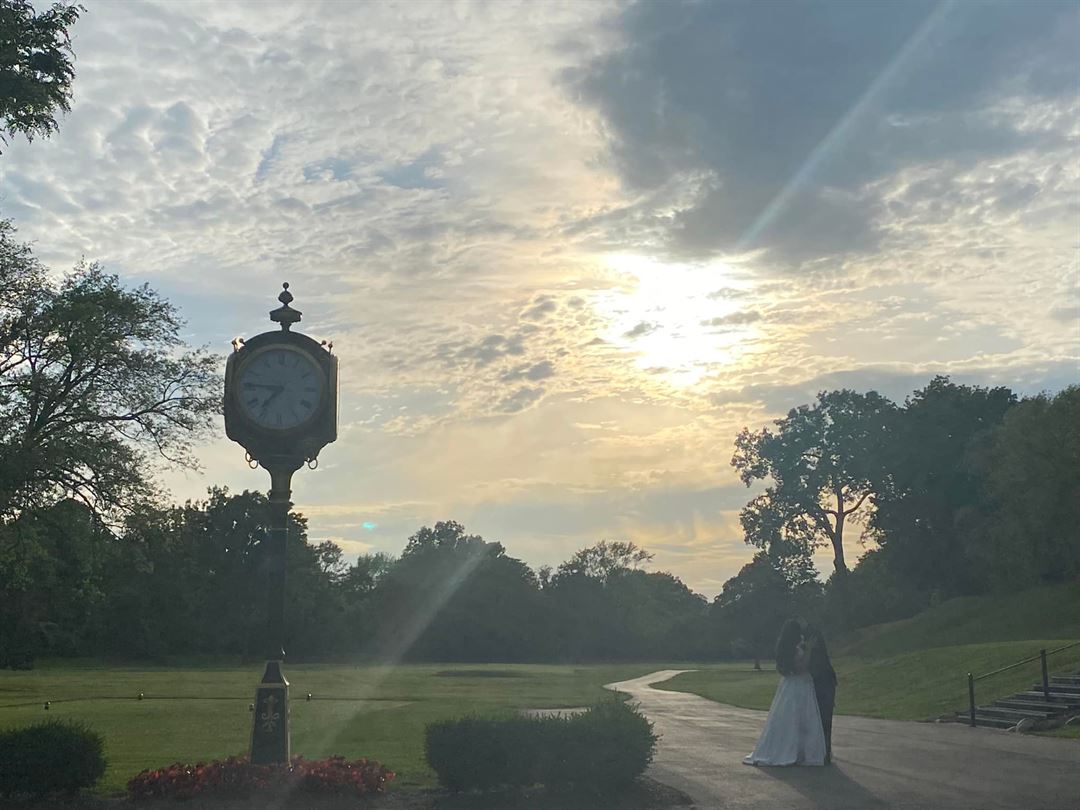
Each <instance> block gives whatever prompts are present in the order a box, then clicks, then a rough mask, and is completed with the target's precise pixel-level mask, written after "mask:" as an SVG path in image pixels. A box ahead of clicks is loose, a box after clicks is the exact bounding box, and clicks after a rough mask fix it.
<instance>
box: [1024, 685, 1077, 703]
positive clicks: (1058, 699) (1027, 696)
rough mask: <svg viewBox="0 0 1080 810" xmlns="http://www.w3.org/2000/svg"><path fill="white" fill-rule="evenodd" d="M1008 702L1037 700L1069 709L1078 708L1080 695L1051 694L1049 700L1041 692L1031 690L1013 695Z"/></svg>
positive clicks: (1039, 690) (1040, 690)
mask: <svg viewBox="0 0 1080 810" xmlns="http://www.w3.org/2000/svg"><path fill="white" fill-rule="evenodd" d="M1009 700H1037V701H1040V702H1043V703H1045V702H1050V703H1057V704H1060V705H1061V706H1067V707H1069V708H1077V707H1080V695H1062V694H1060V693H1055V692H1051V693H1050V695H1049V698H1048V697H1047V695H1045V694H1043V690H1042V688H1041V687H1040V688H1039V689H1033V690H1032V691H1030V692H1017V693H1016V694H1015V695H1011V696H1010V697H1009Z"/></svg>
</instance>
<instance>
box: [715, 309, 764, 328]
mask: <svg viewBox="0 0 1080 810" xmlns="http://www.w3.org/2000/svg"><path fill="white" fill-rule="evenodd" d="M760 320H761V313H760V312H758V311H756V310H752V309H751V310H747V311H745V312H733V313H732V314H730V315H722V316H720V317H718V318H710V319H709V320H707V321H702V322H701V325H702V326H743V325H744V324H748V323H754V322H755V321H760Z"/></svg>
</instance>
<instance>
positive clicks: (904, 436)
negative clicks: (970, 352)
mask: <svg viewBox="0 0 1080 810" xmlns="http://www.w3.org/2000/svg"><path fill="white" fill-rule="evenodd" d="M1015 404H1016V396H1015V395H1014V394H1013V393H1012V391H1010V390H1009V389H1008V388H1003V387H998V388H982V387H979V386H968V385H958V384H956V383H953V382H951V381H950V380H949V378H948V377H943V376H939V377H935V378H934V379H932V380H931V381H930V382H929V383H928V384H927V385H926V386H925V387H924V388H922V389H920V390H919V391H916V392H914V393H913V394H912V395H911V396H910V397H908V398H907V400H906V401H905V403H904V407H903V408H902V409H900V411H899V413H898V414H897V419H896V420H895V423H894V429H893V431H892V433H891V441H890V442H889V443H888V445H887V446H886V447H885V448H884V449H883V452H882V460H883V463H884V465H885V468H886V470H887V475H885V476H882V478H881V479H880V483H879V485H878V486H877V490H878V491H877V495H876V496H875V510H874V514H873V516H872V518H871V521H870V528H871V532H872V534H873V536H874V539H875V540H877V542H878V543H879V544H880V545H881V546H882V547H883V548H884V549H886V550H887V551H888V555H887V559H888V560H889V562H890V564H891V565H892V566H893V568H894V571H895V572H896V573H897V574H899V575H901V576H903V578H904V579H905V580H906V581H907V582H908V583H910V584H911V585H913V586H915V587H917V588H920V589H923V590H926V591H934V590H936V591H939V592H940V594H941V595H944V596H953V595H957V594H962V593H971V592H975V591H978V590H980V589H982V588H983V587H985V585H984V584H982V583H981V580H982V579H983V577H984V574H983V573H982V572H980V571H979V570H977V566H976V562H977V558H978V556H979V555H978V554H972V553H971V551H972V549H971V548H969V547H970V546H971V544H972V543H978V542H980V540H979V538H980V537H981V535H982V532H981V531H980V530H979V528H978V526H977V524H979V522H980V516H981V515H985V514H986V513H987V512H988V510H989V507H990V501H989V498H988V497H987V490H986V481H985V471H984V470H983V469H981V465H980V464H979V463H977V459H978V458H980V457H981V456H984V455H985V453H986V449H987V447H988V446H989V443H990V441H991V439H992V437H993V433H994V431H995V430H996V429H997V428H998V426H1000V425H1001V423H1002V420H1003V419H1004V418H1005V415H1006V413H1008V412H1009V410H1010V409H1012V408H1013V407H1014V406H1015Z"/></svg>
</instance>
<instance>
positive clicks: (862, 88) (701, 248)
mask: <svg viewBox="0 0 1080 810" xmlns="http://www.w3.org/2000/svg"><path fill="white" fill-rule="evenodd" d="M1078 20H1080V11H1078V10H1077V9H1076V8H1075V7H1070V6H1069V5H1068V4H1056V3H1040V4H1035V5H1032V4H1030V3H1022V2H998V3H990V4H978V5H972V4H965V3H956V4H953V3H936V2H909V3H891V4H885V5H882V4H853V3H849V2H842V1H840V0H836V1H835V2H834V1H832V0H819V1H818V2H808V3H800V4H794V5H793V4H789V5H785V6H782V7H779V6H776V5H774V4H768V3H756V2H725V3H695V2H665V3H659V2H640V3H635V4H632V5H630V6H628V7H626V9H625V10H624V11H622V12H621V13H620V14H619V16H618V17H617V19H616V21H615V29H616V31H617V33H618V34H619V35H620V37H621V39H620V41H619V44H618V45H617V46H616V47H613V48H611V50H610V51H609V52H607V53H605V54H603V55H601V56H599V57H597V58H596V59H595V60H593V61H592V62H591V63H590V64H588V65H587V66H585V67H583V68H577V69H569V70H568V71H567V73H566V76H565V81H566V83H567V86H568V88H569V89H570V91H571V92H572V93H574V94H575V96H576V97H577V98H578V99H580V101H581V102H582V103H583V104H584V105H586V106H588V107H591V108H593V109H595V110H596V111H597V112H598V113H599V115H600V116H601V118H602V120H603V122H604V126H605V131H606V132H607V133H608V138H609V148H610V160H611V162H612V165H613V166H614V168H615V169H616V170H617V171H618V173H619V175H620V177H621V178H622V180H623V182H624V183H625V184H626V186H627V187H628V188H629V189H633V190H634V191H636V192H637V193H638V194H639V196H641V195H643V199H644V202H637V203H635V204H634V205H633V206H631V207H627V208H625V209H623V210H622V211H621V212H620V213H619V214H618V215H609V216H618V217H621V219H622V220H623V221H624V222H626V221H629V220H630V219H634V220H637V221H638V222H640V223H642V227H644V228H645V229H646V230H647V231H650V232H651V233H652V234H653V237H654V239H662V240H663V242H664V243H665V244H666V245H667V248H668V250H669V251H671V252H673V253H675V254H679V255H688V256H695V257H702V256H708V255H711V254H713V253H715V252H717V251H719V252H724V253H729V254H730V253H741V252H746V251H751V250H754V249H764V250H765V251H767V252H768V255H769V256H770V257H771V259H772V260H773V261H774V262H782V263H789V264H790V263H796V264H798V263H805V262H808V261H811V260H814V259H817V258H820V257H823V256H832V255H837V254H848V253H859V252H863V253H865V252H869V251H872V250H874V249H875V248H876V247H877V246H879V245H880V242H881V239H882V232H881V229H880V227H879V222H878V220H879V217H880V216H881V214H882V206H883V201H882V199H881V197H880V195H878V194H875V193H874V190H873V189H872V188H870V186H871V184H873V183H874V182H875V181H877V180H879V179H880V178H882V177H885V176H888V175H890V174H892V173H893V172H895V171H897V170H899V169H900V168H903V167H905V166H911V165H918V164H921V163H924V162H927V161H942V160H953V161H958V162H961V163H963V164H966V165H971V163H972V162H974V161H979V160H985V159H988V158H998V157H1003V156H1008V155H1012V154H1016V153H1018V152H1021V151H1023V150H1027V149H1045V148H1053V147H1055V146H1059V145H1062V144H1064V143H1066V142H1067V139H1068V137H1069V136H1068V133H1067V129H1063V128H1061V127H1055V128H1043V127H1039V126H1031V122H1030V121H1029V120H1027V119H1026V117H1025V116H1020V117H1016V116H1009V115H1002V114H1001V109H1000V104H1001V101H1002V100H1003V99H1004V98H1015V99H1019V100H1022V103H1027V104H1033V105H1034V104H1036V103H1039V102H1042V101H1044V100H1054V101H1056V100H1061V99H1072V98H1075V96H1076V89H1077V88H1076V82H1075V77H1076V75H1077V74H1078V73H1080V58H1078V57H1077V51H1076V49H1075V48H1073V47H1072V46H1071V45H1070V41H1071V42H1072V43H1073V44H1075V40H1076V37H1077V33H1078V30H1080V22H1078ZM1070 77H1071V78H1070ZM680 185H681V186H684V187H690V186H692V187H693V188H694V189H695V190H694V191H693V192H692V193H691V198H690V199H689V200H686V201H684V202H683V204H682V205H681V206H680V207H678V208H677V209H676V210H674V211H670V209H669V210H667V211H665V208H667V207H669V206H670V202H669V200H670V198H671V194H672V188H673V187H677V186H680ZM1033 193H1035V191H1034V189H1032V188H1030V187H1026V186H1021V187H1018V188H1015V189H1013V190H1011V191H1009V192H1005V193H1003V194H1002V200H1003V203H1004V204H1006V205H1009V204H1014V205H1022V204H1023V201H1024V200H1025V199H1030V196H1031V195H1032V194H1033ZM1010 200H1011V201H1010ZM651 212H652V213H651Z"/></svg>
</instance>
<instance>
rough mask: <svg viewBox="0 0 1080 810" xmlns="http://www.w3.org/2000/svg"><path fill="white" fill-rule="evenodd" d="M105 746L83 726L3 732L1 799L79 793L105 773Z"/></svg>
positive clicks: (56, 723) (54, 723) (58, 724)
mask: <svg viewBox="0 0 1080 810" xmlns="http://www.w3.org/2000/svg"><path fill="white" fill-rule="evenodd" d="M104 747H105V746H104V742H103V741H102V739H101V736H100V735H99V734H97V733H96V732H94V731H91V730H90V729H89V728H87V727H86V726H85V725H83V724H81V723H73V722H65V721H60V720H49V721H46V722H44V723H37V724H36V725H33V726H29V727H27V728H20V729H12V730H9V731H3V732H0V795H5V796H10V795H14V794H20V793H25V794H29V795H31V796H44V795H45V794H47V793H52V792H54V791H63V792H65V793H76V792H78V791H79V790H82V789H83V788H87V787H91V786H93V785H94V784H96V783H97V781H98V780H99V779H100V778H101V776H102V774H104V773H105V755H104Z"/></svg>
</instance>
